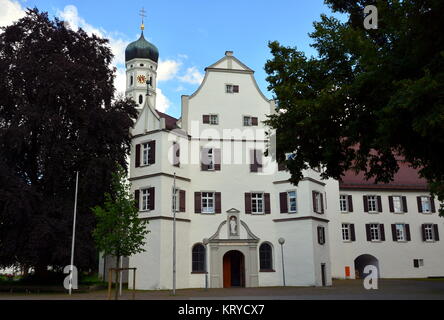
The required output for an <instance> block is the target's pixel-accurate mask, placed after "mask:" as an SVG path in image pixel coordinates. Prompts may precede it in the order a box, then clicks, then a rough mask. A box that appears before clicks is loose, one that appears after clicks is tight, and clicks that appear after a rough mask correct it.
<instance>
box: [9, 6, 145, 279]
mask: <svg viewBox="0 0 444 320" xmlns="http://www.w3.org/2000/svg"><path fill="white" fill-rule="evenodd" d="M112 59H113V55H112V53H111V50H110V48H109V46H108V40H105V39H101V38H98V37H97V36H95V35H92V36H89V35H88V34H86V33H85V32H84V31H83V30H79V31H78V32H76V31H73V30H70V29H68V28H66V27H65V25H64V23H63V22H61V21H59V20H57V19H55V20H51V19H49V18H48V14H47V13H41V12H39V11H38V10H37V9H33V10H28V11H27V14H26V16H25V17H24V18H22V19H20V20H19V21H17V22H16V23H14V24H13V25H10V26H8V27H5V28H2V29H0V75H1V76H0V267H2V266H9V265H12V264H20V265H25V266H28V267H34V268H35V269H36V270H37V271H39V270H45V269H46V267H47V266H49V265H51V266H53V267H55V268H59V267H63V266H65V265H68V264H69V261H70V259H69V257H70V253H71V252H70V251H71V236H72V223H73V207H74V193H75V172H76V171H79V172H80V179H79V180H80V182H79V195H78V199H79V202H78V216H77V228H76V230H77V235H76V247H75V260H74V261H75V265H76V266H77V267H78V268H80V269H85V268H94V267H96V261H97V252H96V249H95V246H94V241H93V238H92V235H91V232H92V230H93V229H94V226H95V217H94V215H93V214H92V212H91V209H90V208H91V207H93V206H95V205H97V204H99V203H102V202H103V200H104V198H103V194H104V192H106V191H111V181H112V172H114V171H115V170H116V163H119V164H120V165H122V166H124V167H125V166H126V156H127V154H128V153H129V150H130V141H131V137H130V134H129V129H130V128H131V127H132V125H133V123H134V119H135V118H136V116H137V111H136V109H135V104H134V103H133V102H132V101H129V100H122V99H117V100H115V99H114V94H115V88H114V85H113V81H114V77H115V70H114V69H113V68H112V67H111V61H112Z"/></svg>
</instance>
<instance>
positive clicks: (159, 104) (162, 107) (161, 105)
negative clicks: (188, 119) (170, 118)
mask: <svg viewBox="0 0 444 320" xmlns="http://www.w3.org/2000/svg"><path fill="white" fill-rule="evenodd" d="M170 106H171V101H170V100H168V98H167V97H166V96H165V95H164V94H163V93H162V90H161V89H159V88H157V89H156V109H157V110H159V111H160V112H166V111H167V110H168V109H169V108H170Z"/></svg>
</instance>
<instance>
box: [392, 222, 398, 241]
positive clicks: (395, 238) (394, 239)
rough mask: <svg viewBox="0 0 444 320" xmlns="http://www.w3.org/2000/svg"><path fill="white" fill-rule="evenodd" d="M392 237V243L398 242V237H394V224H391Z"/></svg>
mask: <svg viewBox="0 0 444 320" xmlns="http://www.w3.org/2000/svg"><path fill="white" fill-rule="evenodd" d="M392 237H393V241H395V242H397V241H398V237H397V236H396V224H392Z"/></svg>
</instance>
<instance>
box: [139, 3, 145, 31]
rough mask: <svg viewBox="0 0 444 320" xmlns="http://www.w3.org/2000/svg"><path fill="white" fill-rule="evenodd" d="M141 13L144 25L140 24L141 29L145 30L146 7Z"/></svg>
mask: <svg viewBox="0 0 444 320" xmlns="http://www.w3.org/2000/svg"><path fill="white" fill-rule="evenodd" d="M139 15H140V16H141V17H142V25H141V26H140V29H142V31H143V30H145V24H144V18H146V11H145V8H142V10H140V12H139Z"/></svg>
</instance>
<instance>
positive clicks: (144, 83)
mask: <svg viewBox="0 0 444 320" xmlns="http://www.w3.org/2000/svg"><path fill="white" fill-rule="evenodd" d="M141 16H142V25H141V30H142V33H141V35H140V38H139V39H138V40H137V41H135V42H132V43H130V44H129V45H128V47H127V48H126V50H125V63H126V96H127V97H129V98H132V99H133V100H134V101H135V102H136V103H137V105H138V108H139V110H141V109H142V108H143V106H144V105H145V102H146V100H147V99H148V103H149V104H150V105H151V106H152V107H153V108H156V86H157V66H158V61H159V50H158V49H157V48H156V46H155V45H153V44H152V43H150V42H148V41H147V40H146V39H145V37H144V34H143V32H144V29H145V25H144V23H143V18H144V17H145V11H144V10H142V11H141Z"/></svg>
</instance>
